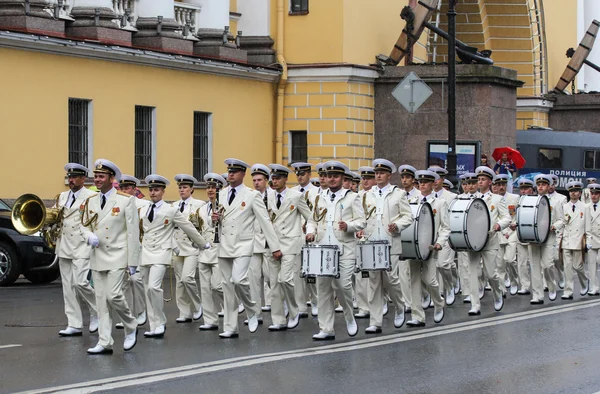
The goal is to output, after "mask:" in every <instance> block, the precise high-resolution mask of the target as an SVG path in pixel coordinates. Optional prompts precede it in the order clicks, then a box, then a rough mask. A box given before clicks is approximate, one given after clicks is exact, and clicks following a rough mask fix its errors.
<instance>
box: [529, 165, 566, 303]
mask: <svg viewBox="0 0 600 394" xmlns="http://www.w3.org/2000/svg"><path fill="white" fill-rule="evenodd" d="M538 177H539V175H538ZM536 178H537V177H536ZM549 179H551V178H549ZM549 179H547V181H548V180H549ZM536 182H538V180H536ZM548 197H549V200H550V226H551V227H552V226H554V228H555V231H550V234H549V235H548V239H547V240H546V242H544V243H543V244H533V243H531V244H529V250H530V258H531V290H532V293H533V294H532V300H543V299H544V284H543V281H542V275H543V276H544V279H545V281H546V285H547V286H548V291H549V292H550V293H554V292H556V290H557V287H558V285H557V277H556V276H557V274H556V270H555V261H556V259H557V258H558V239H559V236H558V235H559V234H560V232H561V231H562V228H563V204H562V202H561V201H562V198H563V197H564V196H562V195H561V194H558V193H554V195H553V196H552V197H550V195H548Z"/></svg>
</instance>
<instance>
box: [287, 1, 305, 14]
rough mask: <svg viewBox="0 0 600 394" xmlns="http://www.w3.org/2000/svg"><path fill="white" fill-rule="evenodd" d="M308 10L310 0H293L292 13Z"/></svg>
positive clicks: (291, 4)
mask: <svg viewBox="0 0 600 394" xmlns="http://www.w3.org/2000/svg"><path fill="white" fill-rule="evenodd" d="M307 12H308V0H291V3H290V13H292V14H295V13H302V14H305V13H307Z"/></svg>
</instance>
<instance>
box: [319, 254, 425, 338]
mask: <svg viewBox="0 0 600 394" xmlns="http://www.w3.org/2000/svg"><path fill="white" fill-rule="evenodd" d="M391 261H392V270H391V271H389V272H388V271H371V272H369V311H370V312H371V316H370V319H369V325H371V326H377V327H381V326H382V324H383V303H384V302H387V300H386V299H385V298H384V296H383V294H384V290H387V294H388V295H389V297H390V299H391V300H392V302H393V303H394V306H395V307H396V314H398V313H399V312H402V311H404V308H405V302H406V301H405V300H406V297H403V292H404V288H403V287H402V283H401V280H400V277H399V276H398V272H400V271H399V269H398V265H400V264H403V263H406V265H407V266H409V263H408V260H400V256H398V255H392V256H391ZM409 277H410V270H409ZM409 289H410V286H409ZM419 294H420V292H419ZM419 299H420V295H419ZM344 312H345V310H344ZM319 313H320V312H319Z"/></svg>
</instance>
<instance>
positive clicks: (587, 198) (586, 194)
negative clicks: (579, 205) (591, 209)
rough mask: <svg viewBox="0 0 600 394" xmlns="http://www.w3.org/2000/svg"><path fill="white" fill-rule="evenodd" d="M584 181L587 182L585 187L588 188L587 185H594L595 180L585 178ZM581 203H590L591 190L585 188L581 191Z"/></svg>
mask: <svg viewBox="0 0 600 394" xmlns="http://www.w3.org/2000/svg"><path fill="white" fill-rule="evenodd" d="M585 181H586V182H587V185H588V186H589V185H592V184H594V183H596V178H594V177H589V178H585ZM581 201H583V202H584V203H585V204H589V203H591V202H592V198H591V190H590V189H588V188H587V187H586V188H585V189H583V191H582V193H581Z"/></svg>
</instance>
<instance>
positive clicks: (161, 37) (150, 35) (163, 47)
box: [132, 0, 193, 55]
mask: <svg viewBox="0 0 600 394" xmlns="http://www.w3.org/2000/svg"><path fill="white" fill-rule="evenodd" d="M137 10H138V19H137V22H136V28H137V29H138V31H137V32H136V33H134V35H133V40H132V42H133V45H134V46H137V47H142V48H148V49H151V50H158V51H164V52H171V53H179V54H183V55H191V54H192V53H193V43H192V42H191V41H188V40H185V39H183V37H182V36H181V34H180V33H178V32H177V30H180V29H181V27H180V26H179V24H178V23H177V21H176V20H175V3H174V1H173V0H160V1H157V0H139V5H138V8H137Z"/></svg>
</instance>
